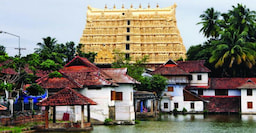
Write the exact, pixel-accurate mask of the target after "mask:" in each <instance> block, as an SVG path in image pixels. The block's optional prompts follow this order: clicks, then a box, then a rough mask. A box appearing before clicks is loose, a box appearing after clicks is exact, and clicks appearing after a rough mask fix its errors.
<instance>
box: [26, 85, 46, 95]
mask: <svg viewBox="0 0 256 133" xmlns="http://www.w3.org/2000/svg"><path fill="white" fill-rule="evenodd" d="M26 90H27V92H28V94H29V95H33V96H37V95H41V94H44V89H43V88H42V87H41V86H40V85H38V84H36V83H33V84H31V86H29V87H28V88H26Z"/></svg>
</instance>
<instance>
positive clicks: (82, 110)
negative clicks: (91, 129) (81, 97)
mask: <svg viewBox="0 0 256 133" xmlns="http://www.w3.org/2000/svg"><path fill="white" fill-rule="evenodd" d="M81 128H84V105H81Z"/></svg>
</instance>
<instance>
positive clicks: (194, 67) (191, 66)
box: [177, 60, 211, 73]
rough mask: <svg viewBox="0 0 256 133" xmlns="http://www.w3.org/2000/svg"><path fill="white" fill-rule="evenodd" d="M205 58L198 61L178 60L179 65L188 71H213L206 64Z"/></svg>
mask: <svg viewBox="0 0 256 133" xmlns="http://www.w3.org/2000/svg"><path fill="white" fill-rule="evenodd" d="M204 62H205V61H204V60H196V61H177V64H178V66H179V67H180V68H181V69H183V70H184V71H186V72H189V73H192V72H199V73H200V72H207V73H208V72H211V70H210V69H208V68H207V67H205V66H204Z"/></svg>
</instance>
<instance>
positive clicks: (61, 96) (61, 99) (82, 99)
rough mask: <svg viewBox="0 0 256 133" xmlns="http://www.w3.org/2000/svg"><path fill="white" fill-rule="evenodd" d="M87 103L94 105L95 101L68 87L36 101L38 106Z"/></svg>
mask: <svg viewBox="0 0 256 133" xmlns="http://www.w3.org/2000/svg"><path fill="white" fill-rule="evenodd" d="M87 104H90V105H96V104H97V103H96V102H94V101H93V100H91V99H90V98H88V97H86V96H84V95H82V94H80V93H78V92H76V91H75V90H73V89H71V88H69V87H67V88H65V89H62V90H60V91H58V92H57V93H56V94H54V95H52V96H50V97H48V98H47V99H45V100H43V101H42V102H40V103H38V105H39V106H67V105H69V106H72V105H87Z"/></svg>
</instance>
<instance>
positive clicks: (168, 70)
mask: <svg viewBox="0 0 256 133" xmlns="http://www.w3.org/2000/svg"><path fill="white" fill-rule="evenodd" d="M152 74H160V75H190V73H188V72H186V71H184V70H183V69H181V68H180V67H178V66H177V65H174V64H171V65H170V64H167V65H162V66H160V67H158V68H157V69H156V70H155V71H154V72H152Z"/></svg>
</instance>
